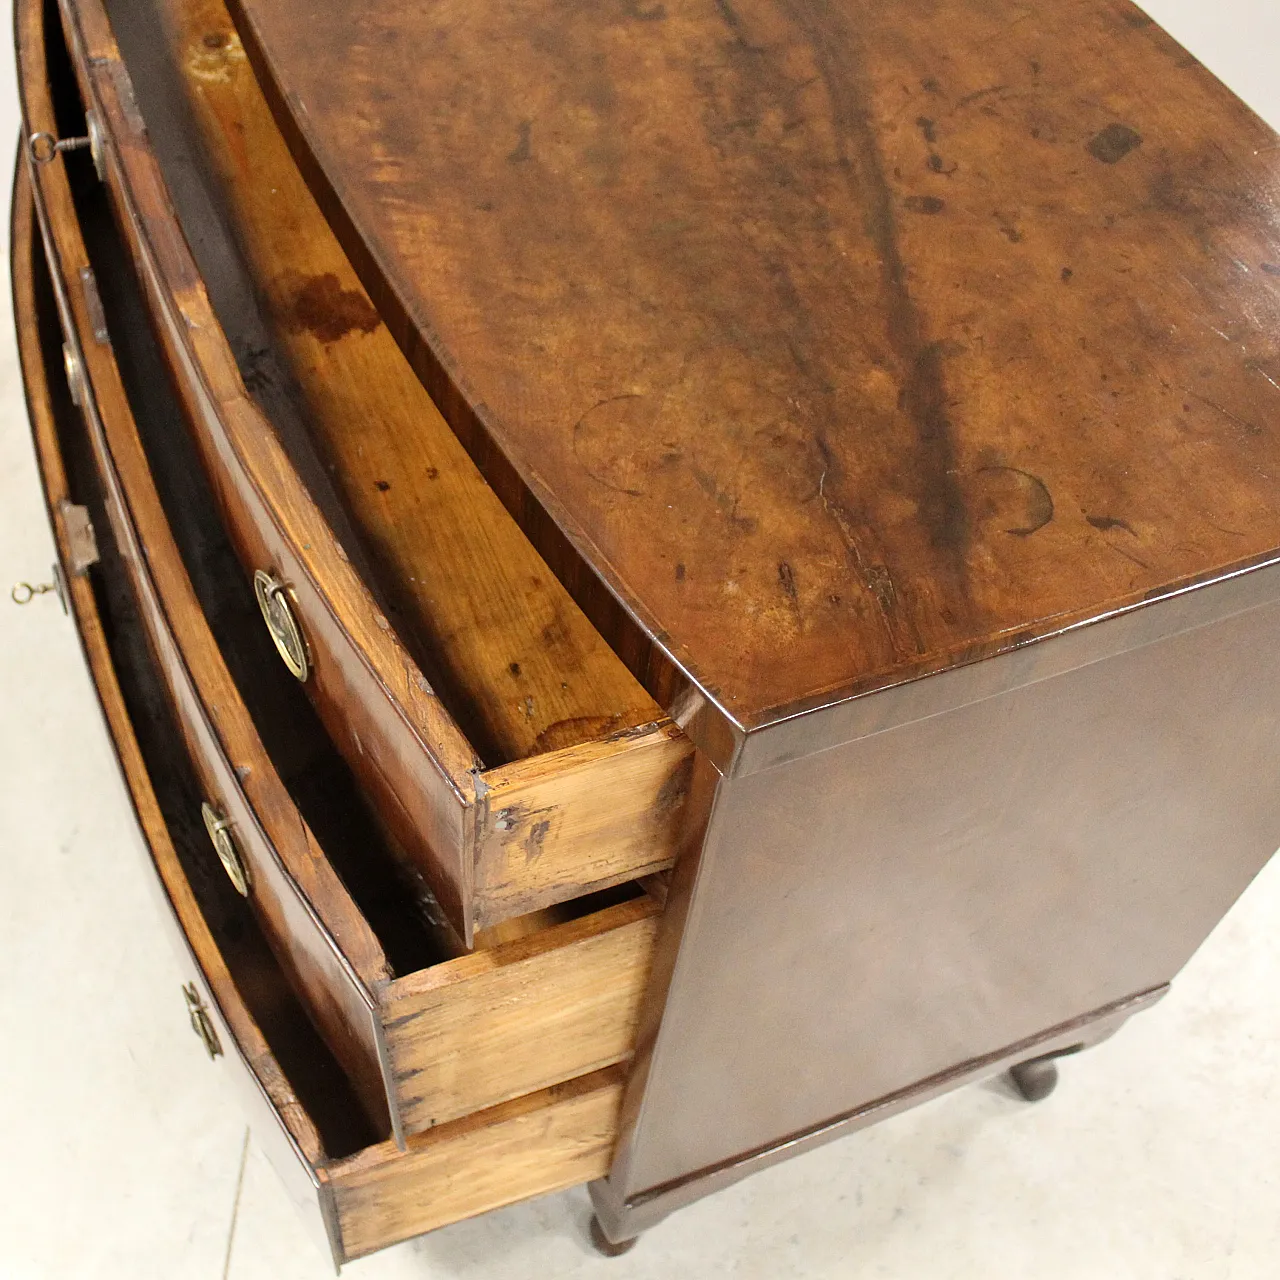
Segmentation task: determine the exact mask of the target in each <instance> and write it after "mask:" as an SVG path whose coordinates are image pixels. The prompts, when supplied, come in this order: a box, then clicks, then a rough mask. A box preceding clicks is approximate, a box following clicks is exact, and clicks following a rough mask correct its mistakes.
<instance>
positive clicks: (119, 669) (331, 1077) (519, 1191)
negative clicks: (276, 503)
mask: <svg viewBox="0 0 1280 1280" xmlns="http://www.w3.org/2000/svg"><path fill="white" fill-rule="evenodd" d="M13 237H14V240H13V244H14V252H13V260H12V261H13V283H14V296H15V310H16V313H17V315H18V319H19V324H18V333H19V339H20V347H21V356H22V365H23V374H24V378H25V382H26V390H27V401H28V408H29V413H30V417H31V423H32V429H33V434H34V436H35V442H36V448H37V455H38V459H39V463H40V469H41V474H42V476H43V480H44V486H45V493H46V500H47V503H48V507H49V511H50V517H51V520H52V522H53V525H54V532H55V538H56V541H57V544H58V550H59V558H60V561H61V566H62V575H63V582H64V584H65V591H66V597H67V602H68V605H69V608H70V611H71V613H72V614H73V616H74V618H75V621H76V624H77V627H78V630H79V633H80V637H81V641H82V643H83V646H84V651H85V655H86V658H87V661H88V665H89V668H90V670H91V673H92V675H93V678H94V683H95V685H96V687H97V691H98V695H99V699H100V701H101V704H102V708H103V712H104V715H105V719H106V722H107V726H108V729H109V732H110V734H111V737H112V739H113V742H114V745H115V749H116V753H117V756H118V758H119V761H120V764H121V769H122V772H123V775H124V780H125V783H126V785H127V787H128V790H129V793H130V797H131V799H132V802H133V805H134V809H135V812H136V814H137V817H138V822H139V826H140V828H141V831H142V834H143V837H144V840H145V843H146V846H147V847H148V849H149V851H150V855H151V860H152V862H153V864H154V869H155V871H156V874H157V880H158V886H159V889H160V891H161V896H162V897H163V899H164V914H165V915H166V917H167V918H168V919H169V920H170V921H171V922H172V923H173V924H174V925H175V926H176V927H175V930H174V936H175V939H176V941H177V942H178V945H179V954H180V956H181V959H182V964H183V967H184V969H185V971H186V973H187V975H188V976H189V980H188V981H187V982H186V984H185V985H184V987H183V989H182V990H181V991H175V992H174V1010H173V1012H174V1016H176V1017H185V1018H188V1019H189V1020H190V1022H191V1026H192V1028H193V1030H194V1031H195V1032H196V1034H197V1036H198V1037H199V1039H200V1041H201V1042H202V1043H203V1045H204V1047H205V1049H206V1050H207V1052H208V1053H209V1056H210V1057H211V1058H213V1059H214V1060H215V1061H216V1062H218V1063H219V1065H220V1066H222V1067H224V1069H227V1070H230V1071H232V1072H233V1073H234V1075H235V1076H236V1079H237V1082H238V1084H239V1085H240V1086H241V1088H242V1091H243V1094H244V1097H245V1099H246V1102H247V1105H248V1108H249V1113H250V1117H251V1120H252V1122H253V1127H254V1132H255V1135H256V1137H257V1139H258V1141H259V1143H260V1144H261V1146H262V1148H263V1149H264V1150H265V1152H266V1153H267V1154H268V1156H269V1157H270V1158H271V1160H272V1163H273V1164H274V1165H275V1167H276V1168H277V1170H278V1172H279V1173H280V1175H281V1176H282V1178H283V1179H284V1181H285V1183H286V1185H287V1187H288V1189H289V1191H290V1194H291V1196H292V1198H293V1199H294V1200H295V1201H296V1202H297V1203H298V1205H299V1207H300V1208H301V1209H302V1211H303V1212H304V1215H305V1216H306V1218H307V1220H308V1221H309V1222H310V1223H311V1225H312V1226H313V1228H314V1229H315V1231H316V1233H317V1236H318V1238H319V1241H320V1244H321V1247H322V1248H329V1249H331V1250H332V1252H333V1256H334V1259H335V1261H336V1262H338V1263H341V1262H343V1261H346V1260H349V1259H352V1258H355V1257H358V1256H360V1255H362V1254H366V1253H370V1252H372V1251H374V1250H376V1249H380V1248H383V1247H385V1246H387V1245H389V1244H393V1243H395V1242H396V1241H399V1240H403V1239H406V1238H408V1237H410V1236H413V1235H416V1234H419V1233H421V1232H423V1231H427V1230H431V1229H433V1228H435V1227H438V1226H443V1225H445V1224H447V1223H449V1222H453V1221H457V1220H459V1219H461V1218H465V1217H469V1216H472V1215H474V1214H477V1213H481V1212H484V1211H486V1210H488V1209H491V1208H496V1207H499V1206H501V1205H504V1204H508V1203H511V1202H513V1201H516V1200H519V1199H522V1198H525V1197H528V1196H531V1195H538V1194H541V1193H544V1192H548V1191H552V1190H557V1189H560V1188H563V1187H567V1186H572V1185H574V1184H576V1183H579V1182H583V1181H586V1180H589V1179H592V1178H597V1177H600V1176H602V1175H603V1174H604V1173H605V1172H606V1171H607V1168H608V1163H609V1159H610V1154H611V1151H612V1147H613V1144H614V1140H615V1136H616V1132H617V1124H618V1107H619V1103H620V1098H621V1089H622V1068H621V1067H618V1066H614V1067H609V1068H606V1069H604V1070H599V1071H595V1072H592V1073H589V1074H587V1075H585V1076H582V1077H580V1078H577V1079H574V1080H571V1081H567V1082H565V1083H563V1084H560V1085H557V1086H555V1087H553V1088H550V1089H544V1090H541V1091H538V1092H535V1093H533V1094H530V1095H527V1096H525V1097H521V1098H518V1099H515V1100H513V1101H510V1102H507V1103H504V1104H502V1105H499V1106H495V1107H491V1108H489V1109H488V1110H485V1111H483V1112H480V1113H478V1114H474V1115H470V1116H467V1117H463V1118H461V1119H457V1120H454V1121H452V1122H450V1123H446V1124H441V1125H439V1126H437V1127H436V1128H434V1129H432V1130H430V1131H429V1132H427V1133H423V1134H419V1135H416V1136H414V1137H412V1138H410V1139H409V1141H408V1143H407V1145H406V1146H405V1147H404V1148H403V1149H400V1148H398V1147H397V1146H396V1144H395V1143H393V1142H391V1141H388V1140H386V1134H385V1130H383V1131H381V1132H380V1131H379V1127H378V1125H377V1122H376V1120H375V1119H374V1118H371V1117H369V1116H368V1115H367V1114H365V1111H364V1109H363V1108H362V1107H361V1106H360V1104H359V1102H358V1101H357V1097H356V1091H355V1089H354V1087H353V1084H352V1083H351V1082H350V1081H349V1080H348V1079H347V1077H346V1074H345V1073H344V1072H343V1070H342V1069H341V1066H340V1064H339V1063H338V1062H337V1061H336V1059H335V1058H334V1057H333V1056H332V1055H331V1054H330V1053H329V1052H328V1051H327V1050H326V1048H325V1046H324V1045H323V1043H322V1042H321V1041H319V1040H318V1039H317V1036H316V1032H315V1030H314V1029H313V1028H312V1025H311V1023H310V1021H309V1020H308V1018H307V1016H306V1014H305V1013H304V1011H303V1009H302V1007H301V1005H300V1004H299V1002H298V1001H297V999H296V998H295V996H294V994H293V991H292V988H291V986H290V984H289V983H288V981H287V980H286V979H285V977H284V975H283V973H282V971H281V970H280V968H279V966H278V965H277V963H276V962H275V960H274V957H273V954H272V951H271V950H270V949H269V948H268V947H267V946H266V944H265V942H264V941H263V939H262V935H261V933H260V932H259V930H258V927H257V925H256V923H255V917H254V915H253V913H252V912H251V911H250V909H249V907H248V906H247V905H246V903H245V902H244V900H243V899H242V898H240V897H239V896H238V894H237V893H236V892H235V890H234V888H233V887H232V885H231V884H230V882H229V880H228V879H227V878H226V877H225V876H224V875H223V874H222V872H221V870H220V869H219V868H218V867H217V864H216V863H212V861H211V859H210V857H209V856H208V854H207V848H206V846H205V843H204V832H203V828H202V826H201V823H200V820H199V818H198V816H193V814H192V811H191V810H192V804H193V803H194V801H195V799H196V798H197V797H198V796H199V795H200V793H201V785H202V784H201V781H200V777H199V770H198V769H197V768H196V767H195V762H194V761H193V760H192V759H191V758H190V757H189V756H188V753H187V749H186V741H185V734H183V733H181V732H180V731H179V730H178V728H177V724H176V721H175V717H174V715H173V712H172V710H171V705H170V699H169V692H168V690H167V689H166V688H165V687H164V685H165V681H164V679H163V677H162V676H161V674H160V672H159V669H158V667H157V665H156V662H155V657H154V654H153V651H152V648H151V643H150V640H149V637H148V629H147V625H146V623H145V621H144V619H143V617H142V614H141V611H140V610H139V608H138V605H137V601H136V598H135V594H134V588H133V586H132V584H131V583H130V582H129V580H128V573H127V571H126V569H125V564H124V561H125V558H126V557H127V555H128V553H127V552H126V551H124V550H123V549H122V548H120V547H119V546H117V544H116V542H115V537H114V534H113V533H112V529H113V528H114V527H115V521H114V520H112V519H111V518H110V516H109V515H108V514H107V510H106V508H107V507H108V506H109V505H110V504H111V503H112V502H113V501H115V499H113V498H112V497H110V496H109V495H105V494H104V493H103V491H102V489H101V486H100V485H99V483H98V477H97V463H96V460H95V459H94V457H93V455H92V451H91V448H90V444H89V440H88V437H87V435H86V433H85V431H84V430H83V427H82V425H81V424H80V423H79V422H78V421H77V415H76V412H75V409H74V408H73V406H72V403H71V400H70V396H69V394H68V389H67V387H66V386H65V385H64V383H63V379H62V374H61V372H60V370H58V369H57V365H58V364H60V353H59V347H58V344H59V341H60V337H61V335H60V333H59V321H58V317H57V314H56V307H55V300H54V297H53V289H52V282H51V280H50V278H49V276H48V274H47V272H46V268H45V263H44V259H43V256H42V254H41V252H40V249H39V246H38V240H37V238H36V230H35V226H34V220H33V209H32V203H31V191H30V186H29V182H28V178H27V174H26V171H25V169H23V168H21V167H20V169H19V173H18V182H17V187H16V192H15V202H14V217H13ZM85 509H87V511H88V515H89V517H90V519H91V520H92V522H93V524H94V525H95V526H96V528H97V541H98V548H99V550H100V553H101V560H100V563H99V564H98V565H97V567H95V568H89V566H88V565H87V564H86V557H85V555H84V554H83V546H84V535H83V532H82V530H83V522H82V520H80V519H77V518H76V516H75V513H77V512H83V511H84V510H85ZM88 558H89V559H91V558H92V557H88ZM478 958H479V956H477V957H475V959H478ZM535 1034H536V1032H534V1031H532V1030H530V1031H529V1032H528V1039H527V1041H526V1043H525V1044H524V1048H525V1049H526V1050H527V1049H529V1048H530V1047H531V1043H530V1041H531V1040H532V1038H533V1037H534V1035H535Z"/></svg>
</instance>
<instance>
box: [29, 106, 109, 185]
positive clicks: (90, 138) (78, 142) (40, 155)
mask: <svg viewBox="0 0 1280 1280" xmlns="http://www.w3.org/2000/svg"><path fill="white" fill-rule="evenodd" d="M84 119H85V124H86V125H87V126H88V129H89V132H88V133H86V134H85V136H84V137H82V138H55V137H54V136H53V134H51V133H46V132H45V131H44V130H41V131H40V132H38V133H33V134H32V135H31V136H30V137H29V138H28V139H27V150H28V151H30V153H31V158H32V159H33V160H34V161H35V162H36V164H49V163H51V162H52V161H53V160H55V159H57V157H58V156H60V155H62V154H63V153H64V152H67V151H83V150H84V149H85V147H88V148H89V154H90V155H91V156H92V157H93V168H94V172H95V173H96V174H97V175H98V180H99V181H102V179H103V175H104V170H103V166H102V126H101V125H100V124H99V123H98V115H97V112H95V111H86V112H85V113H84Z"/></svg>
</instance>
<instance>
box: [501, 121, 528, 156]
mask: <svg viewBox="0 0 1280 1280" xmlns="http://www.w3.org/2000/svg"><path fill="white" fill-rule="evenodd" d="M532 137H533V121H532V120H521V121H520V123H519V125H517V126H516V145H515V146H514V147H512V149H511V151H510V152H509V153H508V154H507V163H508V164H523V163H524V162H525V161H526V160H531V159H532V158H533V147H532V145H531V139H532Z"/></svg>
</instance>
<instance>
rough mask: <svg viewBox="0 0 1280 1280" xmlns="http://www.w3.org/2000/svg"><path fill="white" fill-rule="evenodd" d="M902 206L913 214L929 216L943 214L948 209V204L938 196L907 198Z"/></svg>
mask: <svg viewBox="0 0 1280 1280" xmlns="http://www.w3.org/2000/svg"><path fill="white" fill-rule="evenodd" d="M902 206H903V208H904V209H909V210H910V211H911V212H912V213H928V214H934V213H941V212H942V211H943V209H945V208H946V207H947V206H946V202H945V201H943V200H940V199H939V198H938V197H937V196H907V197H906V199H905V200H903V202H902Z"/></svg>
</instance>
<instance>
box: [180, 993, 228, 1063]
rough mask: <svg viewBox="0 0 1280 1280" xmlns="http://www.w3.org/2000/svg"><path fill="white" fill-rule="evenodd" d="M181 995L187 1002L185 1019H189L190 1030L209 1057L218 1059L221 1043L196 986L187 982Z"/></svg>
mask: <svg viewBox="0 0 1280 1280" xmlns="http://www.w3.org/2000/svg"><path fill="white" fill-rule="evenodd" d="M182 994H183V996H184V997H185V998H186V1001H187V1017H188V1018H190V1019H191V1030H192V1031H194V1032H195V1033H196V1035H198V1036H199V1037H200V1042H201V1043H202V1044H203V1045H204V1049H205V1052H206V1053H207V1054H208V1055H209V1057H210V1058H216V1057H218V1056H219V1055H220V1054H221V1053H222V1042H221V1041H220V1040H219V1039H218V1029H217V1027H215V1026H214V1025H213V1019H212V1018H211V1017H209V1010H208V1009H207V1008H206V1007H205V1003H204V1001H203V1000H202V999H201V998H200V992H199V990H198V989H197V987H196V984H195V983H194V982H188V983H187V984H186V985H185V986H184V987H183V988H182Z"/></svg>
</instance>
